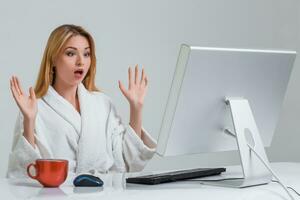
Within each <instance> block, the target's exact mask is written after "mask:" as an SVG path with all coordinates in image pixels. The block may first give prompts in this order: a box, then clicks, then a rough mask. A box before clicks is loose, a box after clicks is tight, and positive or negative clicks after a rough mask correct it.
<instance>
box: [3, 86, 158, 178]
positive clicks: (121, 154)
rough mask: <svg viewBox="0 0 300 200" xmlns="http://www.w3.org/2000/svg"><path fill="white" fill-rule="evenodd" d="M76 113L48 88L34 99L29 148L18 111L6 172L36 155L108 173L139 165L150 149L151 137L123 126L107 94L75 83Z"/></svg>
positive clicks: (22, 171)
mask: <svg viewBox="0 0 300 200" xmlns="http://www.w3.org/2000/svg"><path fill="white" fill-rule="evenodd" d="M77 93H78V98H79V104H80V114H79V113H78V112H77V110H76V109H75V108H74V107H73V106H72V105H71V104H70V103H69V102H68V101H67V100H65V99H64V98H63V97H62V96H60V95H59V94H58V93H57V92H56V91H55V90H54V88H53V87H51V86H50V87H49V90H48V92H47V94H46V95H45V96H44V97H42V98H41V99H38V113H37V117H36V121H35V139H36V147H35V148H34V147H33V146H32V145H31V144H30V143H29V142H28V141H27V140H26V139H25V137H24V136H23V130H24V129H23V117H22V115H21V114H19V116H18V119H17V123H16V127H15V133H14V139H13V146H12V151H11V153H10V156H9V164H8V172H7V176H8V177H22V176H27V174H26V167H27V165H28V164H29V163H32V162H34V161H35V160H36V159H38V158H52V159H67V160H68V161H69V172H74V173H76V174H78V173H88V172H89V173H107V172H112V171H115V172H125V171H139V170H142V169H143V167H144V166H145V164H146V162H147V161H148V160H149V159H151V158H152V156H153V155H154V153H155V147H156V142H155V141H154V140H153V139H152V138H151V136H150V135H149V134H148V133H147V132H146V131H145V130H144V129H142V134H143V135H144V137H143V141H142V140H141V139H140V138H139V137H138V136H137V135H136V133H135V131H134V130H133V129H132V128H131V127H130V126H129V125H127V126H124V125H123V124H122V122H121V120H120V117H119V116H118V115H117V113H116V109H115V107H114V105H113V104H112V102H111V100H110V99H109V97H108V96H106V95H105V94H103V93H100V92H89V91H88V90H86V89H85V87H84V85H83V84H80V85H79V86H78V90H77Z"/></svg>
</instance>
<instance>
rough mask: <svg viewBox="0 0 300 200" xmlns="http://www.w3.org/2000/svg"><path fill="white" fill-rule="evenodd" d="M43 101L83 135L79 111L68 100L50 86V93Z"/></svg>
mask: <svg viewBox="0 0 300 200" xmlns="http://www.w3.org/2000/svg"><path fill="white" fill-rule="evenodd" d="M43 101H44V102H45V103H47V104H48V105H49V106H50V107H51V108H52V109H53V110H54V111H55V112H56V113H57V114H58V115H60V116H61V117H62V118H63V119H64V120H65V121H67V122H68V123H70V124H71V125H72V126H73V128H74V129H75V131H76V133H77V134H78V135H80V133H81V117H80V114H79V113H78V112H77V110H76V109H75V108H74V107H73V106H72V104H70V103H69V102H68V101H67V100H66V99H64V98H63V97H62V96H60V95H59V94H58V93H57V92H56V91H55V89H54V88H53V87H52V86H49V89H48V92H47V94H46V95H45V96H43Z"/></svg>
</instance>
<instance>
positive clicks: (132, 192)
mask: <svg viewBox="0 0 300 200" xmlns="http://www.w3.org/2000/svg"><path fill="white" fill-rule="evenodd" d="M272 168H273V170H274V171H275V172H277V174H278V175H279V176H280V177H281V179H282V181H283V182H284V183H285V184H287V185H288V186H291V187H293V188H294V189H296V190H297V191H298V192H300V163H273V164H272ZM238 169H239V168H236V167H233V168H228V169H227V171H228V172H227V174H226V175H225V176H227V177H237V176H239V175H240V174H239V172H238V171H239V170H238ZM103 178H104V185H105V186H104V188H74V187H73V186H72V180H71V178H70V179H68V180H67V181H66V182H65V183H64V184H63V185H61V186H60V188H42V187H41V186H40V184H39V183H37V182H36V181H34V180H30V179H18V180H17V179H16V180H8V179H0V196H1V199H7V200H12V199H109V200H113V199H118V200H119V199H128V200H135V199H136V200H144V199H151V200H154V199H172V200H175V199H180V200H187V199H188V200H191V199H197V200H199V199H212V200H213V199H218V200H227V199H228V200H234V199H237V200H242V199H243V200H244V199H245V200H250V199H263V200H268V199H270V200H271V199H272V200H276V199H289V198H288V196H287V194H286V193H285V192H284V190H283V189H282V188H281V187H280V186H279V185H278V184H277V183H270V184H268V185H262V186H256V187H250V188H244V189H235V188H222V187H215V186H208V185H201V184H199V182H198V181H184V182H176V183H166V184H162V185H153V186H147V185H136V184H127V185H126V184H124V181H123V182H122V180H124V175H122V174H115V175H107V176H105V177H103ZM215 178H216V177H215ZM291 193H292V195H293V196H294V197H295V199H300V197H299V196H297V195H296V194H295V193H294V192H291Z"/></svg>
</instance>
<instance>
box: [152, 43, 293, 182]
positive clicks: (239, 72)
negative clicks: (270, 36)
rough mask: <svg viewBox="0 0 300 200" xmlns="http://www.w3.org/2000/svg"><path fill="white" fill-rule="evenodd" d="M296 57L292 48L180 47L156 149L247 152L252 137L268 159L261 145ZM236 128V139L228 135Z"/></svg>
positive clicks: (247, 162) (166, 152) (248, 163)
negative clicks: (240, 135)
mask: <svg viewBox="0 0 300 200" xmlns="http://www.w3.org/2000/svg"><path fill="white" fill-rule="evenodd" d="M295 57H296V52H295V51H277V50H254V49H234V48H211V47H196V46H189V45H182V46H181V49H180V53H179V56H178V60H177V66H176V70H175V73H174V77H173V81H172V86H171V89H170V93H169V97H168V101H167V105H166V108H165V112H164V116H163V121H162V124H161V129H160V134H159V138H158V144H157V153H158V154H159V155H163V156H174V155H184V154H197V153H203V152H216V151H229V150H236V149H239V150H240V151H241V152H242V154H247V152H243V151H248V149H245V145H246V144H248V143H249V142H251V141H250V140H252V143H253V142H254V143H256V147H257V148H258V152H259V153H261V155H262V156H263V157H264V158H265V159H267V158H266V156H265V152H264V148H263V146H270V144H271V141H272V137H273V134H274V131H275V129H276V125H277V123H278V119H279V116H280V110H281V107H282V103H283V100H284V97H285V93H286V89H287V85H288V82H289V78H290V75H291V71H292V68H293V63H294V60H295ZM226 102H227V103H226ZM239 130H242V132H243V136H242V137H243V138H242V140H240V141H238V142H237V141H236V139H233V137H231V136H232V135H235V134H237V133H238V132H239ZM226 133H227V134H226ZM259 133H260V134H259ZM249 136H250V139H249V138H248V137H249ZM259 137H261V140H260V138H259ZM261 141H262V143H261ZM243 143H245V144H244V147H243ZM246 157H247V158H245V157H243V155H241V161H242V166H243V170H244V175H245V173H246V175H247V173H250V176H251V174H252V175H253V172H252V171H253V169H250V168H253V167H258V166H256V165H257V164H253V162H252V161H253V160H251V159H252V158H249V156H248V155H247V156H246ZM260 167H261V168H263V166H260ZM258 168H259V167H258ZM247 170H248V172H245V171H247ZM248 175H249V174H248ZM256 175H257V174H256ZM256 175H255V176H256ZM258 176H260V175H258ZM269 178H270V177H268V179H269Z"/></svg>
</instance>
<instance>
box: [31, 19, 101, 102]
mask: <svg viewBox="0 0 300 200" xmlns="http://www.w3.org/2000/svg"><path fill="white" fill-rule="evenodd" d="M77 35H80V36H83V37H85V38H86V39H87V40H88V42H89V45H90V56H91V66H90V68H89V71H88V72H87V74H86V76H85V77H84V79H83V81H82V83H83V85H84V86H85V88H86V89H87V90H89V91H99V89H98V88H97V87H96V85H95V75H96V54H95V43H94V39H93V37H92V36H91V35H90V34H89V33H88V32H87V31H86V30H84V29H83V28H82V27H80V26H76V25H72V24H64V25H61V26H59V27H57V28H56V29H54V31H53V32H52V33H51V34H50V36H49V39H48V42H47V46H46V48H45V51H44V55H43V59H42V62H41V66H40V71H39V75H38V78H37V81H36V85H35V88H34V91H35V94H36V97H37V98H41V97H43V96H44V95H45V94H46V93H47V91H48V88H49V85H53V84H54V81H55V70H54V64H53V63H54V60H55V59H56V58H57V56H58V54H59V53H60V51H61V49H62V47H63V45H64V44H65V43H66V42H67V41H68V39H70V38H71V37H73V36H77Z"/></svg>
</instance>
